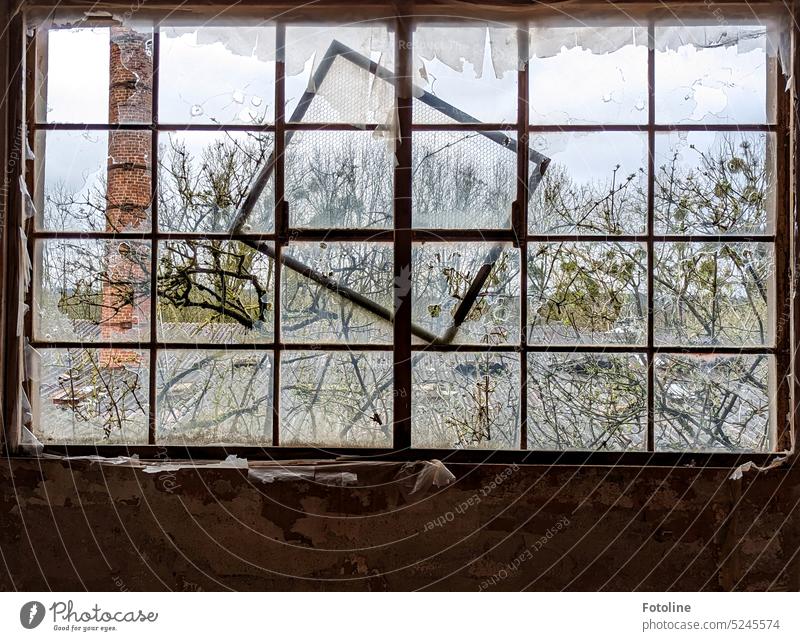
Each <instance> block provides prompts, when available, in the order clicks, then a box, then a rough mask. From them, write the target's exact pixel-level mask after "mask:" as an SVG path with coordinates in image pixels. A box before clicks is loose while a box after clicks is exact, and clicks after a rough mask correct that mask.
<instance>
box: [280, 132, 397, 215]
mask: <svg viewBox="0 0 800 641" xmlns="http://www.w3.org/2000/svg"><path fill="white" fill-rule="evenodd" d="M288 139H289V137H288V136H287V140H288ZM285 165H286V167H285V171H286V200H287V202H288V203H289V216H290V220H291V225H292V226H293V227H311V228H314V229H326V228H330V227H339V228H349V229H361V228H373V227H375V228H387V227H391V226H392V196H393V194H394V188H393V184H394V177H393V176H394V174H393V171H394V152H393V149H392V145H391V142H390V141H389V140H386V139H380V138H377V137H376V136H375V135H374V134H373V133H372V132H368V131H324V132H323V131H320V132H305V131H303V132H294V133H293V134H292V135H291V139H290V142H289V144H288V145H287V147H286V163H285Z"/></svg>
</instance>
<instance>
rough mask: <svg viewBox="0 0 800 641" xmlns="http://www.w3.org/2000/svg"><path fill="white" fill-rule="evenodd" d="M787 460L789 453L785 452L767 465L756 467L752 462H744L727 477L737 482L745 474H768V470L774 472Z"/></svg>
mask: <svg viewBox="0 0 800 641" xmlns="http://www.w3.org/2000/svg"><path fill="white" fill-rule="evenodd" d="M788 460H789V452H786V453H785V454H784V455H783V456H779V457H778V458H776V459H773V460H772V461H770V462H769V463H768V464H767V465H758V464H756V463H754V462H753V461H746V462H745V463H742V464H741V465H740V466H738V467H737V468H736V469H735V470H733V472H731V475H730V476H729V477H728V478H729V479H730V480H731V481H739V480H741V479H742V477H743V476H744V475H745V473H746V472H768V471H769V470H774V469H775V468H777V467H781V466H782V465H783V464H784V463H786V462H787V461H788Z"/></svg>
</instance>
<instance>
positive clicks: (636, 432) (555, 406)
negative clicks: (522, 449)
mask: <svg viewBox="0 0 800 641" xmlns="http://www.w3.org/2000/svg"><path fill="white" fill-rule="evenodd" d="M646 361H647V359H646V357H645V355H644V354H601V353H594V354H558V353H549V354H548V353H540V354H528V447H529V448H530V449H546V450H576V449H577V450H630V449H643V448H644V447H645V446H646V444H647V363H646Z"/></svg>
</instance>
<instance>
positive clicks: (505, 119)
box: [414, 23, 519, 125]
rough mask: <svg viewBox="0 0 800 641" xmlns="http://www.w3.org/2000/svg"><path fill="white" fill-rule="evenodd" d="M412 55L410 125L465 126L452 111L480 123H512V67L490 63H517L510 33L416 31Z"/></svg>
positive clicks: (451, 28) (453, 28)
mask: <svg viewBox="0 0 800 641" xmlns="http://www.w3.org/2000/svg"><path fill="white" fill-rule="evenodd" d="M473 24H474V23H473ZM414 52H415V57H414V62H415V64H414V72H415V75H414V84H415V85H416V87H417V90H416V91H415V94H414V95H415V98H416V100H414V122H415V123H423V124H453V123H456V122H462V123H463V122H465V120H464V116H463V115H462V114H459V113H458V112H463V114H466V115H467V116H469V117H471V118H472V119H473V120H479V121H481V122H489V123H508V124H510V125H513V124H514V123H516V122H517V70H516V66H517V65H516V64H514V65H508V67H510V68H506V65H497V66H495V64H494V62H493V59H492V57H493V56H498V57H501V58H503V59H509V60H512V61H515V62H516V61H517V59H518V58H519V52H518V50H517V37H516V30H515V29H503V28H492V29H487V27H486V26H471V25H465V24H452V25H425V26H419V27H417V28H416V29H415V30H414ZM423 92H424V93H423ZM487 96H491V100H487V99H486V97H487ZM437 107H438V108H437Z"/></svg>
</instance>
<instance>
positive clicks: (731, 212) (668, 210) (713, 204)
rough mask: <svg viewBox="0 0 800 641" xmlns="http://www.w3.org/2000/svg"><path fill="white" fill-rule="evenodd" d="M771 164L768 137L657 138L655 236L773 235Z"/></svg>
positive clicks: (696, 134)
mask: <svg viewBox="0 0 800 641" xmlns="http://www.w3.org/2000/svg"><path fill="white" fill-rule="evenodd" d="M774 159H775V138H774V135H772V134H765V133H734V132H726V133H719V132H718V133H714V132H704V131H696V132H682V133H672V134H657V135H656V168H655V185H654V189H655V191H654V196H655V227H656V232H660V233H668V234H768V233H771V232H772V229H773V218H774V211H775V202H774V198H775V191H774V189H775V184H774V177H775V176H774V165H773V163H774Z"/></svg>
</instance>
